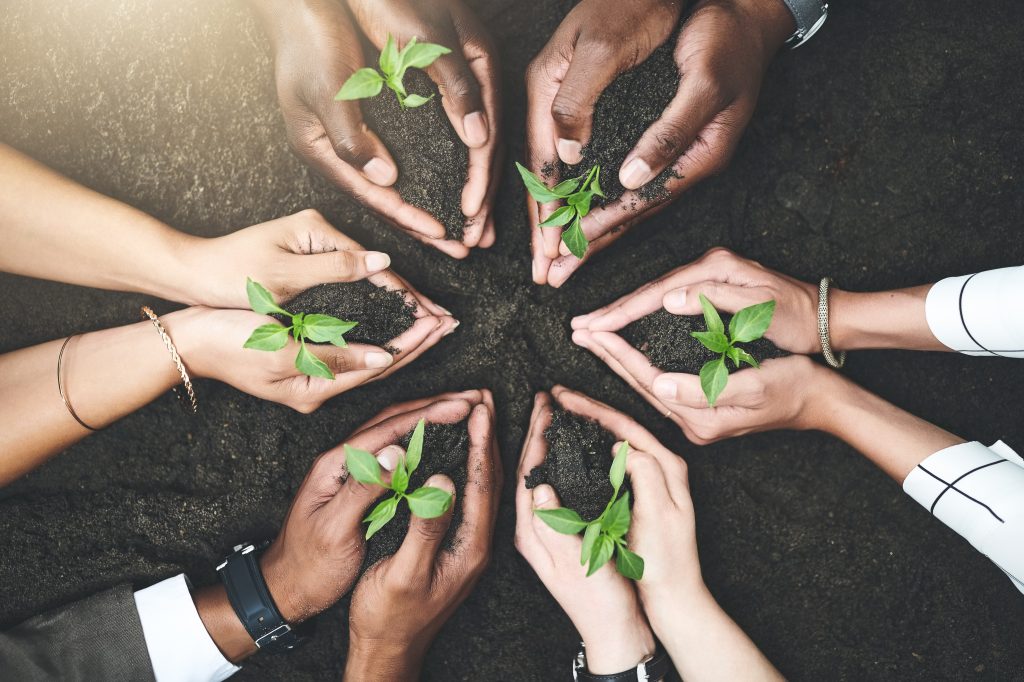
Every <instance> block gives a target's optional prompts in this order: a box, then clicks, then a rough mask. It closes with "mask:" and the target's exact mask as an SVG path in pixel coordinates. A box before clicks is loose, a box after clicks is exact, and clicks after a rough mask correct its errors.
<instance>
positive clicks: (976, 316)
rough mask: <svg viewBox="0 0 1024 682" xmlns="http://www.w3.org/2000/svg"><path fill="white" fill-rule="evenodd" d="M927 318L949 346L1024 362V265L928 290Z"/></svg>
mask: <svg viewBox="0 0 1024 682" xmlns="http://www.w3.org/2000/svg"><path fill="white" fill-rule="evenodd" d="M925 317H926V319H927V320H928V327H929V328H930V329H931V331H932V334H934V335H935V338H937V339H938V340H939V341H940V342H941V343H942V344H943V345H944V346H946V347H947V348H950V349H952V350H955V351H957V352H960V353H967V354H969V355H999V356H1003V357H1011V358H1024V265H1020V266H1017V267H1012V268H1000V269H998V270H988V271H986V272H979V273H977V274H975V275H964V276H962V277H949V278H947V279H944V280H942V281H940V282H937V283H936V284H935V285H933V286H932V288H931V289H929V290H928V297H927V298H926V299H925Z"/></svg>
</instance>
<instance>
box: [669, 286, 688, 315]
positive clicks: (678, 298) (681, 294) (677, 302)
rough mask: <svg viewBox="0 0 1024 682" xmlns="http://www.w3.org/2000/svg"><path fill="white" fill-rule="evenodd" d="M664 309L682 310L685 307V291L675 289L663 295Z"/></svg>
mask: <svg viewBox="0 0 1024 682" xmlns="http://www.w3.org/2000/svg"><path fill="white" fill-rule="evenodd" d="M664 304H665V308H672V309H674V310H682V309H683V308H685V307H686V289H676V290H675V291H670V292H668V293H667V294H665V300H664Z"/></svg>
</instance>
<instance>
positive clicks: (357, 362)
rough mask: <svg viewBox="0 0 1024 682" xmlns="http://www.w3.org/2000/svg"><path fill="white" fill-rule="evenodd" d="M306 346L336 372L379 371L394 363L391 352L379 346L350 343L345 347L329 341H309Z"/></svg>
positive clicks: (337, 373)
mask: <svg viewBox="0 0 1024 682" xmlns="http://www.w3.org/2000/svg"><path fill="white" fill-rule="evenodd" d="M306 348H307V349H308V350H309V351H310V352H311V353H313V355H315V356H316V357H318V358H319V359H320V360H322V361H323V362H324V363H325V364H326V365H327V367H328V368H329V369H330V370H331V371H332V372H333V373H334V374H335V377H337V375H339V374H346V373H348V372H358V371H359V370H371V371H373V372H376V373H379V372H382V371H384V370H385V369H387V368H388V367H390V366H391V365H392V363H394V361H395V359H394V356H392V355H391V353H389V352H387V351H386V350H384V349H383V348H378V347H377V346H370V345H367V344H363V343H350V344H348V345H347V346H346V347H344V348H339V347H338V346H335V345H332V344H329V343H308V344H306Z"/></svg>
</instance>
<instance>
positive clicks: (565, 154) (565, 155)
mask: <svg viewBox="0 0 1024 682" xmlns="http://www.w3.org/2000/svg"><path fill="white" fill-rule="evenodd" d="M557 146H558V158H560V159H561V160H562V161H564V162H565V163H567V164H569V165H570V166H574V165H576V164H577V163H579V162H580V161H582V160H583V154H582V153H581V152H582V151H583V145H581V144H580V143H579V142H577V141H576V140H564V139H560V140H558V145H557Z"/></svg>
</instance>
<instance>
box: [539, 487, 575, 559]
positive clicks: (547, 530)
mask: <svg viewBox="0 0 1024 682" xmlns="http://www.w3.org/2000/svg"><path fill="white" fill-rule="evenodd" d="M530 501H531V502H532V504H533V509H532V510H531V523H532V524H533V531H534V533H536V534H537V539H538V540H540V543H541V544H542V545H543V546H544V548H545V549H546V550H547V551H548V553H549V554H550V555H551V556H552V557H566V556H568V557H578V556H579V555H580V549H581V546H582V543H583V541H582V540H581V539H580V536H579V535H565V534H564V533H559V532H558V531H556V530H555V529H554V528H551V527H550V526H549V525H548V524H546V523H544V521H543V520H542V519H541V518H540V517H539V516H537V515H536V514H534V513H532V512H533V510H537V509H558V508H559V507H561V506H562V503H561V502H560V501H559V499H558V493H556V492H555V489H554V488H552V487H551V486H550V485H548V484H547V483H542V484H541V485H539V486H537V487H536V488H534V489H533V496H532V498H531V500H530ZM573 563H574V564H579V562H578V561H576V562H573ZM570 565H571V564H570Z"/></svg>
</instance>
